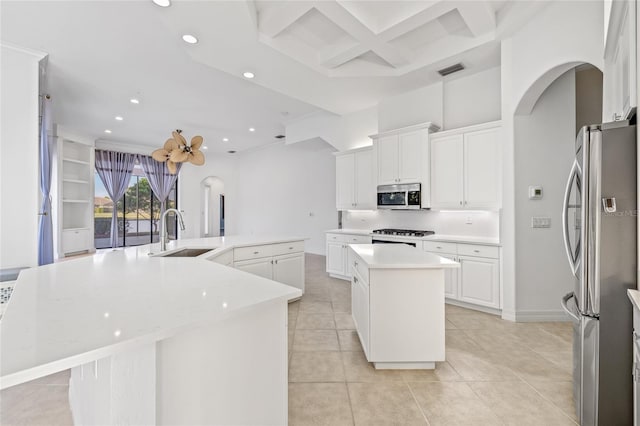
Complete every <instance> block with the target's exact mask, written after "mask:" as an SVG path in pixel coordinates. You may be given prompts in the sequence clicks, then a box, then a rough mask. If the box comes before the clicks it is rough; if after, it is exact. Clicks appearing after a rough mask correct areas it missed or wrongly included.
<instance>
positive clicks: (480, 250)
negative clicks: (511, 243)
mask: <svg viewBox="0 0 640 426" xmlns="http://www.w3.org/2000/svg"><path fill="white" fill-rule="evenodd" d="M458 254H460V255H464V256H478V257H489V258H492V259H498V258H500V248H499V247H494V246H483V245H480V244H458Z"/></svg>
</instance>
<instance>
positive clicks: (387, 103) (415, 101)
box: [378, 83, 443, 132]
mask: <svg viewBox="0 0 640 426" xmlns="http://www.w3.org/2000/svg"><path fill="white" fill-rule="evenodd" d="M442 89H443V84H442V83H436V84H432V85H430V86H426V87H422V88H420V89H416V90H412V91H410V92H406V93H402V94H400V95H397V96H393V97H390V98H387V99H383V100H382V101H380V102H379V103H378V131H379V132H386V131H388V130H393V129H397V128H400V127H406V126H410V125H412V124H417V123H424V122H427V121H430V122H432V123H434V124H435V125H437V126H439V127H442Z"/></svg>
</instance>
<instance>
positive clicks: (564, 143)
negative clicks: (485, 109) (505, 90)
mask: <svg viewBox="0 0 640 426" xmlns="http://www.w3.org/2000/svg"><path fill="white" fill-rule="evenodd" d="M601 120H602V73H601V72H600V70H599V69H598V68H596V67H594V66H592V65H590V64H584V63H581V62H568V63H565V64H562V65H558V66H556V67H553V68H551V69H549V70H548V71H547V72H546V73H544V74H543V75H542V76H540V77H539V78H538V79H536V80H535V82H534V83H533V84H532V85H531V86H530V87H529V89H528V90H527V91H526V92H525V93H524V95H523V96H522V98H521V99H520V101H519V103H518V105H517V107H516V109H515V112H514V117H513V137H514V210H515V211H514V216H515V221H514V222H515V306H516V320H517V321H536V320H539V321H551V320H566V319H567V318H566V316H565V314H564V312H563V311H562V309H561V307H560V300H561V298H562V296H563V295H564V294H565V293H567V292H569V291H571V290H572V289H573V285H574V278H573V275H572V273H571V270H570V269H569V266H568V264H567V261H566V255H565V248H564V239H563V232H562V209H563V197H564V191H565V185H566V180H567V176H568V175H569V171H570V168H571V164H572V162H573V158H574V156H575V152H574V151H575V149H574V146H575V138H576V133H577V131H578V129H580V128H581V127H582V126H583V125H587V124H595V123H599V122H601ZM538 187H539V188H540V189H541V190H542V196H541V197H540V198H537V197H530V196H529V194H530V191H531V190H532V189H534V188H538ZM541 219H544V220H542V222H545V223H546V224H547V225H543V227H539V226H540V225H539V224H540V223H541Z"/></svg>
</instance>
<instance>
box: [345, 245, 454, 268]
mask: <svg viewBox="0 0 640 426" xmlns="http://www.w3.org/2000/svg"><path fill="white" fill-rule="evenodd" d="M349 247H350V248H351V250H353V251H354V252H355V253H356V254H357V255H358V256H359V257H360V258H361V259H362V260H363V261H364V262H365V263H366V264H367V266H368V267H369V268H371V269H441V268H459V267H460V264H459V263H458V262H454V261H453V260H449V259H445V258H444V257H440V256H438V255H435V254H433V253H427V252H425V251H422V250H421V249H419V248H415V247H411V246H408V245H404V244H350V245H349Z"/></svg>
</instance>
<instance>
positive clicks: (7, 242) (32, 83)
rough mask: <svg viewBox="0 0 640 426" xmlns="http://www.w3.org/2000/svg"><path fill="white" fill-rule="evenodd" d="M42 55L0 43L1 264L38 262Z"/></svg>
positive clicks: (35, 264)
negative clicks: (39, 97)
mask: <svg viewBox="0 0 640 426" xmlns="http://www.w3.org/2000/svg"><path fill="white" fill-rule="evenodd" d="M43 57H44V55H41V54H38V53H37V52H29V51H25V50H21V49H18V48H13V47H7V46H5V45H3V46H2V61H1V62H2V65H1V70H2V71H1V80H2V83H1V94H0V99H1V102H2V113H1V119H0V121H1V122H2V126H1V127H2V130H1V132H0V135H1V140H0V194H1V198H0V236H1V237H0V268H10V267H18V266H37V264H38V209H39V205H40V200H39V199H40V189H39V170H38V158H39V155H38V139H39V135H38V114H39V108H38V107H39V100H38V90H39V62H40V60H41V59H43Z"/></svg>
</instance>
